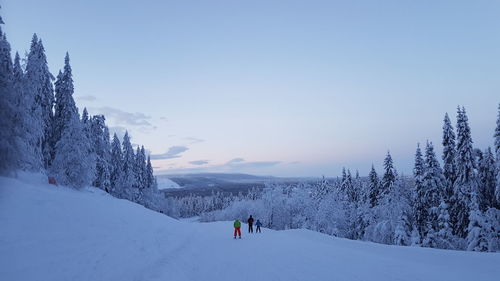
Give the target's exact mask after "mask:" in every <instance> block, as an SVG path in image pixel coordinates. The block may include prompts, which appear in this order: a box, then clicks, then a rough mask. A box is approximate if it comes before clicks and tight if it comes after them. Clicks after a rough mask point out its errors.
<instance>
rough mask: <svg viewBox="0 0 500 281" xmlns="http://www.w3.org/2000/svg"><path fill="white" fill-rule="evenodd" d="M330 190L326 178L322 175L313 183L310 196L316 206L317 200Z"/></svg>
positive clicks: (321, 198)
mask: <svg viewBox="0 0 500 281" xmlns="http://www.w3.org/2000/svg"><path fill="white" fill-rule="evenodd" d="M330 191H331V185H330V183H329V182H328V180H327V179H326V178H325V176H323V177H322V178H321V180H319V181H318V182H317V183H315V184H314V186H313V188H312V193H311V198H312V200H313V202H314V204H315V206H316V207H317V206H318V204H319V202H320V201H321V200H323V199H324V198H325V197H326V196H327V194H328V193H329V192H330Z"/></svg>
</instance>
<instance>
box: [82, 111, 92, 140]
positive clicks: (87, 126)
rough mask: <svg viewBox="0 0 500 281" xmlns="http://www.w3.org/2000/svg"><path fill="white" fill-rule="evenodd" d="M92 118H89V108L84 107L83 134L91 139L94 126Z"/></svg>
mask: <svg viewBox="0 0 500 281" xmlns="http://www.w3.org/2000/svg"><path fill="white" fill-rule="evenodd" d="M91 118H92V117H90V116H89V112H88V111H87V108H86V107H84V108H83V111H82V125H83V132H84V133H85V135H87V137H88V138H90V137H91V132H90V130H91V126H92V124H91V123H90V122H91Z"/></svg>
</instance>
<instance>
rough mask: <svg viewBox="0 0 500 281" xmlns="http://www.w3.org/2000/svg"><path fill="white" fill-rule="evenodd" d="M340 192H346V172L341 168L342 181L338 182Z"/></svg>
mask: <svg viewBox="0 0 500 281" xmlns="http://www.w3.org/2000/svg"><path fill="white" fill-rule="evenodd" d="M340 190H342V192H346V190H347V172H346V169H345V167H342V180H341V181H340Z"/></svg>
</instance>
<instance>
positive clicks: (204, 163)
mask: <svg viewBox="0 0 500 281" xmlns="http://www.w3.org/2000/svg"><path fill="white" fill-rule="evenodd" d="M189 164H191V165H198V166H201V165H206V164H208V160H195V161H190V162H189Z"/></svg>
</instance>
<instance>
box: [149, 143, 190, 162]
mask: <svg viewBox="0 0 500 281" xmlns="http://www.w3.org/2000/svg"><path fill="white" fill-rule="evenodd" d="M188 149H189V148H188V147H186V146H181V145H178V146H172V147H170V148H169V149H168V151H167V152H165V153H162V154H151V160H160V159H172V158H179V157H181V155H180V154H181V153H183V152H185V151H187V150H188Z"/></svg>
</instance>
